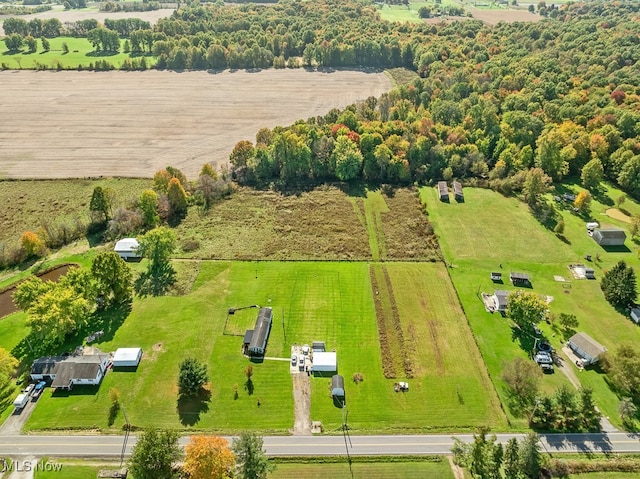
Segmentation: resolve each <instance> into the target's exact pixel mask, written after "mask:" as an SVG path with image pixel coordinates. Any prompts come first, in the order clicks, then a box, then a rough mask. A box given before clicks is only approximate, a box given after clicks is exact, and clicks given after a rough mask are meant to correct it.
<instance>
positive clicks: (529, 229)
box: [421, 187, 640, 427]
mask: <svg viewBox="0 0 640 479" xmlns="http://www.w3.org/2000/svg"><path fill="white" fill-rule="evenodd" d="M572 191H575V192H577V191H579V188H577V187H575V188H572ZM421 193H422V197H423V200H425V201H426V203H427V209H428V211H429V217H430V219H431V221H432V222H433V224H434V228H435V230H436V232H437V233H438V237H439V239H440V243H441V245H442V249H443V252H444V254H445V257H446V259H447V261H448V262H449V263H451V264H452V268H450V272H451V277H452V279H453V282H454V284H455V286H456V289H457V291H458V294H459V295H460V299H461V301H462V304H463V306H464V309H465V312H466V314H467V317H468V318H469V321H470V323H471V326H472V329H473V331H474V334H475V336H476V340H477V342H478V345H479V347H480V350H481V351H482V355H483V358H484V360H485V362H486V364H487V367H488V368H489V371H490V373H491V376H492V378H493V380H494V383H495V384H496V387H497V388H498V391H499V392H500V394H501V397H502V399H503V401H504V400H506V392H505V385H504V383H503V382H502V381H501V379H500V376H501V374H502V370H503V368H504V365H505V364H506V363H507V362H508V361H511V360H512V359H513V358H515V357H517V356H520V357H527V351H528V350H529V349H530V348H532V347H533V343H534V340H533V338H531V337H524V338H521V337H514V335H513V330H512V328H511V323H510V321H509V320H508V319H506V318H502V317H501V316H500V315H498V314H493V315H492V314H490V313H488V312H486V311H485V309H484V306H483V304H482V302H481V300H480V293H481V292H486V293H493V291H494V290H495V289H507V290H511V289H514V288H513V287H512V286H511V285H510V284H509V283H508V279H507V281H506V284H504V285H496V284H494V283H492V281H491V280H490V279H489V273H490V272H491V271H500V264H502V267H503V268H502V272H503V275H508V274H509V272H510V271H519V272H526V273H529V274H530V275H531V278H532V285H533V289H532V290H533V291H534V292H536V293H539V294H541V295H546V296H552V297H553V300H552V301H551V303H550V310H551V312H552V313H553V314H556V315H557V314H560V313H570V314H575V315H576V316H577V318H578V320H579V322H580V325H579V327H578V328H577V331H585V332H587V333H588V334H589V335H591V336H592V337H593V338H595V339H596V340H598V341H599V342H601V343H602V344H603V345H605V346H606V347H607V348H609V350H615V348H616V346H617V344H619V343H620V342H623V341H630V342H636V341H638V340H639V339H640V331H639V330H638V328H637V327H636V325H634V324H633V323H632V322H631V321H630V320H629V319H628V318H626V317H625V316H623V315H621V314H620V313H618V312H617V311H615V310H614V309H613V308H612V307H611V306H610V305H609V304H608V303H607V302H606V301H605V299H604V295H603V293H602V291H601V290H600V284H599V281H588V280H575V279H574V278H573V277H572V275H571V273H570V271H569V269H568V264H570V263H582V262H585V260H584V258H583V257H584V255H585V254H591V255H593V256H594V257H595V255H596V254H599V255H600V258H601V261H600V262H599V263H592V264H593V266H594V268H595V270H596V276H597V277H598V278H600V277H601V275H602V273H603V272H604V271H605V270H606V268H608V267H610V266H611V265H613V264H614V263H615V262H617V261H618V260H620V259H625V260H627V261H628V262H630V263H631V264H633V265H634V266H636V267H637V265H638V260H637V258H636V255H635V254H634V253H631V252H626V253H625V252H607V251H605V250H604V249H603V248H601V247H600V246H598V245H597V244H596V243H595V242H594V241H593V240H592V239H591V238H590V237H589V236H588V235H587V234H586V228H585V226H584V225H585V218H578V217H577V216H575V214H573V213H572V212H571V210H570V208H566V209H564V210H562V211H561V213H562V215H563V217H564V218H565V225H566V226H565V240H564V241H562V240H561V239H559V238H557V237H556V235H555V234H553V233H552V232H550V231H548V230H546V229H545V228H544V227H543V226H542V225H540V224H539V223H538V222H537V221H536V220H535V218H533V216H532V215H531V213H530V212H529V210H528V207H527V206H526V205H525V204H523V203H521V202H519V201H518V200H517V199H515V198H505V197H503V196H501V195H499V194H498V193H495V192H492V191H490V190H483V189H476V188H465V199H466V201H465V203H461V204H459V203H451V204H447V203H441V202H440V201H438V199H437V196H436V193H435V191H434V189H433V188H424V189H423V190H422V191H421ZM607 194H608V195H609V196H610V197H611V199H610V200H609V201H610V202H613V199H614V198H615V197H616V195H618V194H620V193H619V192H617V191H616V190H613V189H608V190H607ZM624 206H626V207H627V208H628V209H629V210H630V211H631V212H633V211H635V210H636V209H637V207H638V205H637V204H636V203H634V202H632V201H631V200H627V202H626V203H625V204H624ZM607 208H609V206H607V205H604V204H602V203H599V202H597V201H594V203H593V207H592V213H591V216H592V217H593V218H597V219H598V221H599V222H601V224H603V225H604V224H610V225H615V226H619V227H624V223H622V222H620V221H617V220H614V219H611V218H609V217H608V216H606V215H604V211H605V210H606V209H607ZM587 219H588V218H587ZM474 239H477V241H476V242H474ZM627 244H628V246H629V247H630V248H629V249H630V250H631V249H633V248H634V244H633V242H631V240H630V239H629V240H627ZM554 276H562V277H564V278H565V279H566V280H567V282H570V283H571V285H570V288H566V287H564V286H563V284H562V283H560V282H557V281H555V280H554ZM541 329H542V330H543V332H544V334H545V336H546V337H547V338H548V339H549V340H550V341H551V342H552V344H553V345H554V347H555V348H560V347H561V346H562V345H563V343H564V341H565V340H566V339H567V338H564V337H563V336H562V334H560V332H559V331H554V330H553V329H552V328H551V326H549V325H547V324H542V325H541ZM574 371H576V373H577V374H578V378H579V380H580V382H581V383H582V385H583V386H585V387H590V388H592V389H593V390H594V392H595V396H596V399H597V402H598V405H599V407H600V408H601V410H602V411H603V413H604V414H605V415H606V416H609V417H610V419H611V420H612V421H613V422H614V424H617V425H620V420H619V416H618V412H617V405H618V399H617V397H616V396H615V394H614V393H612V392H611V391H610V389H609V388H608V386H607V384H606V382H605V380H604V375H603V374H602V373H601V372H599V371H597V370H586V371H583V372H578V371H577V369H574ZM561 384H569V382H568V380H567V378H566V377H564V375H563V374H559V373H558V371H557V370H556V374H554V375H546V376H545V377H544V380H543V383H542V389H543V390H544V391H546V392H552V391H553V390H555V388H556V387H558V386H559V385H561ZM511 419H512V420H513V424H514V426H516V427H517V426H518V425H521V426H524V425H525V420H524V419H523V418H520V419H517V418H513V417H512V418H511Z"/></svg>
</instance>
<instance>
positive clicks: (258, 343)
mask: <svg viewBox="0 0 640 479" xmlns="http://www.w3.org/2000/svg"><path fill="white" fill-rule="evenodd" d="M272 320H273V310H272V309H271V308H260V311H258V317H257V318H256V325H255V326H254V328H253V333H252V334H251V341H250V342H249V347H248V350H249V354H252V355H257V356H261V355H264V353H265V351H266V350H267V341H268V340H269V333H270V332H271V323H272ZM247 333H248V332H247ZM247 339H248V338H247V335H246V334H245V341H246V340H247Z"/></svg>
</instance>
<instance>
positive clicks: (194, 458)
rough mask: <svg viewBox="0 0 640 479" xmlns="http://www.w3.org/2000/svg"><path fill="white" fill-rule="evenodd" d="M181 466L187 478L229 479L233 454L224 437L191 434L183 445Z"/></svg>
mask: <svg viewBox="0 0 640 479" xmlns="http://www.w3.org/2000/svg"><path fill="white" fill-rule="evenodd" d="M185 452H186V457H185V460H184V464H183V466H182V469H183V471H184V472H185V473H186V474H187V475H188V477H189V479H230V478H231V477H233V468H234V466H235V456H234V455H233V452H231V449H230V448H229V443H228V442H227V440H226V439H223V438H221V437H218V436H191V441H190V442H189V444H187V445H186V447H185Z"/></svg>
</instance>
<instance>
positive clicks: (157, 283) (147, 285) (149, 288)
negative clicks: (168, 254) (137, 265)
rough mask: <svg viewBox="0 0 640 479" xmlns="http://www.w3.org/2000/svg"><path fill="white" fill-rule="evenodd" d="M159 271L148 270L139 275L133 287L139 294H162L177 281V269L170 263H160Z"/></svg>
mask: <svg viewBox="0 0 640 479" xmlns="http://www.w3.org/2000/svg"><path fill="white" fill-rule="evenodd" d="M156 269H157V271H153V270H147V271H144V272H142V273H141V274H140V276H138V278H137V279H136V280H135V281H134V283H133V288H134V290H135V292H136V294H137V295H138V296H140V297H141V298H145V297H147V296H162V295H163V294H165V293H166V292H167V291H168V290H169V288H170V287H171V285H172V284H173V283H175V282H176V271H175V270H174V269H173V267H172V266H171V264H170V263H166V264H163V265H160V266H159V267H158V268H156Z"/></svg>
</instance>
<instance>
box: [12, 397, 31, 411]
mask: <svg viewBox="0 0 640 479" xmlns="http://www.w3.org/2000/svg"><path fill="white" fill-rule="evenodd" d="M28 402H29V395H28V394H25V393H22V394H18V397H17V398H16V400H15V401H13V406H14V407H15V408H16V411H19V410H20V409H22V408H23V407H25V406H26V405H27V403H28Z"/></svg>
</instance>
